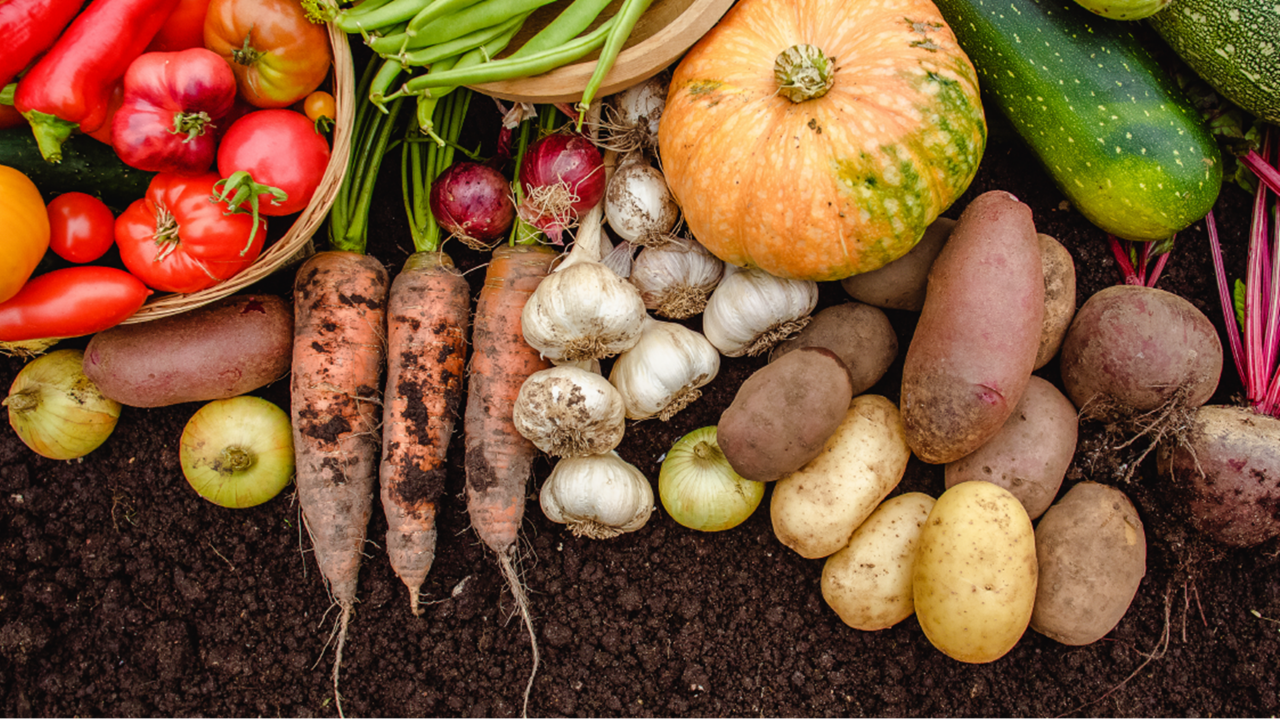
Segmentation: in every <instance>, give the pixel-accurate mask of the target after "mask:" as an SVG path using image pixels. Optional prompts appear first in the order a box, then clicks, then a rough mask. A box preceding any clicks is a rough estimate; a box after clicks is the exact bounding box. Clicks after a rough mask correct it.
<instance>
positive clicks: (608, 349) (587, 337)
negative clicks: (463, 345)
mask: <svg viewBox="0 0 1280 720" xmlns="http://www.w3.org/2000/svg"><path fill="white" fill-rule="evenodd" d="M603 212H604V210H603V208H602V207H601V204H600V203H597V204H596V205H595V206H594V207H592V208H591V210H590V211H588V212H587V214H586V216H584V217H583V219H582V223H581V225H579V228H578V235H577V238H576V239H575V240H574V243H573V250H571V251H570V252H569V255H568V257H567V259H566V260H565V261H564V262H563V263H561V265H560V266H559V267H558V268H556V270H555V272H553V273H551V274H550V275H548V276H547V277H545V278H543V279H542V282H540V283H538V287H537V289H535V290H534V291H533V293H532V294H531V295H530V296H529V300H528V302H526V303H525V306H524V310H523V312H522V314H521V316H520V321H521V325H522V328H523V330H524V339H525V342H527V343H529V345H530V347H532V348H533V349H535V350H537V351H538V352H539V353H541V354H542V356H543V357H545V358H547V359H548V360H550V361H551V362H553V363H556V364H560V363H563V362H566V361H568V362H574V361H578V360H590V359H592V358H606V357H611V356H613V355H617V354H618V353H620V352H622V351H623V350H626V349H627V348H629V347H631V346H632V345H634V344H635V342H636V339H637V338H639V336H640V329H641V326H642V325H643V323H644V318H645V317H646V315H647V313H646V311H645V307H644V300H642V299H641V298H640V291H639V290H637V289H636V287H635V286H634V285H632V284H631V283H630V282H627V281H626V280H625V279H623V278H621V277H619V276H618V274H617V273H615V272H614V271H612V270H610V269H609V268H608V267H606V266H605V265H603V264H601V262H600V258H601V255H600V247H601V239H602V236H603V232H602V231H601V228H600V219H601V216H602V213H603Z"/></svg>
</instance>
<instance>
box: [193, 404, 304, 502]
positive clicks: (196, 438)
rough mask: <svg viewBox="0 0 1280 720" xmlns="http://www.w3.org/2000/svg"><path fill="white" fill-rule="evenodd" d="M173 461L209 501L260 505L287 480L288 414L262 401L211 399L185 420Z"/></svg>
mask: <svg viewBox="0 0 1280 720" xmlns="http://www.w3.org/2000/svg"><path fill="white" fill-rule="evenodd" d="M178 458H179V460H180V461H181V463H182V474H183V476H185V477H186V479H187V482H188V483H190V484H191V487H192V489H194V490H195V491H196V492H197V493H199V494H200V496H201V497H203V498H204V499H206V500H208V501H209V502H211V503H214V504H215V505H221V506H222V507H227V508H247V507H253V506H255V505H261V504H262V503H265V502H266V501H268V500H270V499H271V498H273V497H275V496H276V495H279V494H280V491H281V490H283V489H284V488H285V486H287V485H288V484H289V481H290V480H292V479H293V474H294V458H293V427H292V425H291V423H290V421H289V415H288V414H287V413H286V412H285V411H284V410H282V409H280V407H279V406H277V405H275V404H274V403H272V402H270V401H268V400H263V399H262V398H259V397H254V396H252V395H240V396H238V397H233V398H228V399H225V400H214V401H213V402H210V403H207V404H205V405H204V406H203V407H201V408H200V409H199V410H197V411H196V414H195V415H193V416H192V417H191V419H190V420H189V421H187V425H186V427H184V428H183V430H182V439H181V442H180V444H179V449H178Z"/></svg>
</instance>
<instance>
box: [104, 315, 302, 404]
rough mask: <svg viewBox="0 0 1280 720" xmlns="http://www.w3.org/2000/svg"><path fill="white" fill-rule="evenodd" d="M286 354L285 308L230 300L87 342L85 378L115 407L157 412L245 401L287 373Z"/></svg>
mask: <svg viewBox="0 0 1280 720" xmlns="http://www.w3.org/2000/svg"><path fill="white" fill-rule="evenodd" d="M292 353H293V309H292V308H291V307H290V306H289V304H288V303H286V302H285V301H284V300H283V299H281V298H280V297H277V296H275V295H233V296H231V297H228V298H223V299H222V300H218V301H215V302H213V303H210V304H208V305H205V306H203V307H199V308H196V309H194V310H188V311H187V312H184V313H180V314H178V315H172V316H169V317H166V318H160V319H158V320H152V321H149V322H144V323H135V324H132V325H117V326H116V327H114V328H111V329H109V330H104V331H102V332H100V333H98V334H97V335H94V336H93V338H91V339H90V340H89V344H88V346H86V347H85V352H84V373H85V375H87V376H88V377H89V378H90V379H92V380H93V381H94V382H95V383H97V384H98V387H99V388H100V389H101V390H102V394H103V395H105V396H107V397H109V398H111V399H112V400H115V401H116V402H119V403H120V404H122V405H129V406H132V407H162V406H166V405H176V404H178V403H183V402H196V401H200V402H203V401H208V400H222V399H225V398H230V397H235V396H237V395H244V394H245V393H248V392H251V391H253V390H256V389H257V388H260V387H262V386H263V385H266V384H267V383H269V382H271V381H273V380H277V379H279V378H281V377H284V376H285V375H286V374H288V372H289V367H290V362H291V358H292Z"/></svg>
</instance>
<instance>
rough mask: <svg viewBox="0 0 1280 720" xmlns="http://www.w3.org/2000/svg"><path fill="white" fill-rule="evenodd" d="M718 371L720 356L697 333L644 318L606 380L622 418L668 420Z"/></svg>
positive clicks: (689, 401)
mask: <svg viewBox="0 0 1280 720" xmlns="http://www.w3.org/2000/svg"><path fill="white" fill-rule="evenodd" d="M719 372H720V353H719V351H717V350H716V348H715V346H714V345H712V344H711V343H710V342H709V341H708V340H707V339H706V338H705V337H703V336H702V333H700V332H698V331H696V330H690V329H689V328H687V327H685V326H683V325H680V324H679V323H673V322H664V321H662V320H654V319H653V318H649V319H648V320H647V321H646V322H645V324H644V330H643V331H642V332H641V333H640V340H639V342H637V343H636V344H635V346H634V347H632V348H631V349H630V350H627V351H626V352H624V353H622V354H621V355H619V356H618V359H617V360H615V361H614V363H613V369H612V370H611V371H610V372H609V382H611V383H613V386H614V387H616V388H617V389H618V393H619V394H620V395H621V397H622V401H623V403H625V404H626V408H627V418H628V419H631V420H647V419H649V418H654V417H656V418H658V419H660V420H664V421H665V420H670V419H671V418H672V416H674V415H675V414H676V413H678V412H680V411H681V410H683V409H684V408H685V407H687V406H688V405H689V403H691V402H693V401H694V400H697V399H698V398H699V397H701V395H702V391H701V390H699V388H701V387H702V386H703V385H706V384H707V383H709V382H711V381H712V380H714V379H715V377H716V374H717V373H719Z"/></svg>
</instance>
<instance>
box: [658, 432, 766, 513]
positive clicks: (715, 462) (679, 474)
mask: <svg viewBox="0 0 1280 720" xmlns="http://www.w3.org/2000/svg"><path fill="white" fill-rule="evenodd" d="M658 497H659V498H660V499H661V501H662V507H663V508H665V509H666V511H667V514H668V515H670V516H671V519H672V520H675V521H676V522H678V523H680V524H681V525H683V526H685V527H687V528H691V529H693V530H701V531H703V532H719V531H721V530H728V529H730V528H733V527H737V526H738V525H741V524H742V522H743V521H744V520H746V519H747V518H749V517H751V513H753V512H755V510H756V508H757V507H759V506H760V501H761V500H762V499H763V498H764V483H761V482H755V481H753V480H747V479H746V478H744V477H742V476H741V475H739V474H738V473H736V472H734V469H733V466H731V465H730V464H729V461H728V460H727V459H725V456H724V452H722V451H721V450H720V445H719V444H718V443H717V442H716V427H715V426H714V425H711V426H708V427H703V428H698V429H697V430H694V431H693V432H691V433H689V434H688V435H685V436H684V437H682V438H680V439H679V440H677V441H676V444H675V445H673V446H671V450H669V451H668V452H667V457H666V458H665V459H664V460H663V461H662V469H661V470H659V471H658Z"/></svg>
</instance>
